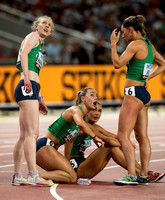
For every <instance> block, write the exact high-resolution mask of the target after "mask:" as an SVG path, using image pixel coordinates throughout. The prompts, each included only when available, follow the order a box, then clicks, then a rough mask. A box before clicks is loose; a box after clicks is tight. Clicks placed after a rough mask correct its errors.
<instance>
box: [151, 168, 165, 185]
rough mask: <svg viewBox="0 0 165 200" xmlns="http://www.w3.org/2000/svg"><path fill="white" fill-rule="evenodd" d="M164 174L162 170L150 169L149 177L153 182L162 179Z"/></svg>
mask: <svg viewBox="0 0 165 200" xmlns="http://www.w3.org/2000/svg"><path fill="white" fill-rule="evenodd" d="M164 176H165V174H164V173H161V172H153V171H148V178H149V182H151V183H153V182H157V181H160V180H161V179H162V178H163V177H164Z"/></svg>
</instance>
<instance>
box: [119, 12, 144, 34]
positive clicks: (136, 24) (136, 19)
mask: <svg viewBox="0 0 165 200" xmlns="http://www.w3.org/2000/svg"><path fill="white" fill-rule="evenodd" d="M145 22H146V19H145V18H144V16H143V15H136V16H130V17H128V18H126V19H125V20H124V22H123V23H122V25H123V27H126V28H128V27H130V26H132V27H133V28H134V30H135V31H140V33H141V34H142V36H145V34H146V32H145V25H144V24H145Z"/></svg>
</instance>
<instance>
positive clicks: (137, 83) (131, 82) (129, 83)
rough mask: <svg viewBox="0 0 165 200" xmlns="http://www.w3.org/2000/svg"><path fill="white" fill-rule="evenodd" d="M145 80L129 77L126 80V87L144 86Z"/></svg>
mask: <svg viewBox="0 0 165 200" xmlns="http://www.w3.org/2000/svg"><path fill="white" fill-rule="evenodd" d="M144 84H145V82H141V81H136V80H133V79H129V78H127V79H126V80H125V84H124V88H128V87H132V86H144Z"/></svg>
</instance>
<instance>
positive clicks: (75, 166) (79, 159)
mask: <svg viewBox="0 0 165 200" xmlns="http://www.w3.org/2000/svg"><path fill="white" fill-rule="evenodd" d="M84 160H85V158H84V157H77V158H71V159H70V164H71V165H72V167H73V169H74V170H75V172H77V170H78V168H79V165H80V164H81V163H82V162H83V161H84Z"/></svg>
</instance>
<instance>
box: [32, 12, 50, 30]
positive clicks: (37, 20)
mask: <svg viewBox="0 0 165 200" xmlns="http://www.w3.org/2000/svg"><path fill="white" fill-rule="evenodd" d="M43 18H45V19H48V20H50V21H51V31H52V32H53V31H54V23H53V20H52V18H51V17H48V16H47V15H44V16H40V17H37V18H36V20H35V21H34V22H33V25H32V27H31V28H32V30H33V31H35V28H34V27H35V25H38V24H39V23H40V21H41V19H43Z"/></svg>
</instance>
